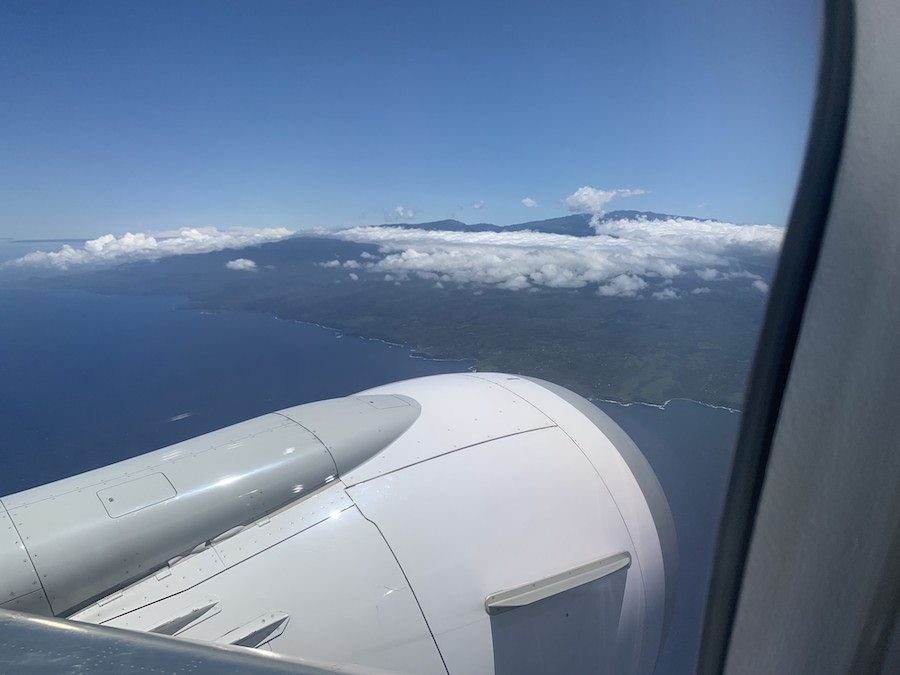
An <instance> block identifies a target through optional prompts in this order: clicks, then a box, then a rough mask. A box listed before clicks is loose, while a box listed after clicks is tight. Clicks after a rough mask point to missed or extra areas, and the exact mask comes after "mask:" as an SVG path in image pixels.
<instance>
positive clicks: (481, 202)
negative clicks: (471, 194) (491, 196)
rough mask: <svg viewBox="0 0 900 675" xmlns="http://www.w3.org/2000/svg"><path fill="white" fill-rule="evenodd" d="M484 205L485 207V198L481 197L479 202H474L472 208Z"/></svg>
mask: <svg viewBox="0 0 900 675" xmlns="http://www.w3.org/2000/svg"><path fill="white" fill-rule="evenodd" d="M483 207H484V200H483V199H479V200H478V201H477V202H475V203H474V204H472V208H473V209H480V208H483Z"/></svg>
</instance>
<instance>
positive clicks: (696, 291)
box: [691, 286, 712, 295]
mask: <svg viewBox="0 0 900 675" xmlns="http://www.w3.org/2000/svg"><path fill="white" fill-rule="evenodd" d="M711 292H712V291H710V290H709V288H707V287H706V286H701V287H700V288H695V289H694V290H692V291H691V293H692V294H693V295H702V294H703V293H711Z"/></svg>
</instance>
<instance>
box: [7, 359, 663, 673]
mask: <svg viewBox="0 0 900 675" xmlns="http://www.w3.org/2000/svg"><path fill="white" fill-rule="evenodd" d="M0 537H2V538H0V593H2V595H0V607H2V608H5V609H18V610H21V611H28V612H32V613H38V614H47V615H50V614H52V615H56V616H66V617H69V618H72V619H75V620H78V621H86V622H92V623H102V624H107V625H110V626H117V627H122V628H127V629H132V630H141V631H149V632H153V633H159V634H165V635H174V636H178V637H185V638H192V639H196V640H203V641H210V642H217V643H223V644H232V645H240V646H245V647H255V648H260V649H266V650H270V651H273V652H277V653H280V654H284V655H286V656H289V657H290V656H295V657H303V658H309V659H316V660H320V661H328V662H343V663H353V664H360V665H363V666H368V667H373V668H383V669H385V670H390V671H401V672H416V673H430V672H435V673H441V672H448V671H449V672H451V673H473V672H510V673H511V672H515V673H521V672H529V671H530V672H548V671H549V672H553V671H558V672H611V673H648V674H649V673H651V672H652V671H653V668H654V666H655V662H656V658H657V655H658V653H659V650H660V648H661V645H662V640H663V638H664V635H665V631H666V625H667V623H668V620H669V615H670V613H671V608H672V600H673V595H674V581H675V556H676V551H675V533H674V526H673V524H672V517H671V514H670V512H669V508H668V505H667V503H666V500H665V497H664V495H663V493H662V490H661V488H660V486H659V483H658V482H657V480H656V477H655V475H654V474H653V472H652V470H651V469H650V466H649V465H648V464H647V462H646V460H645V459H644V457H643V456H642V455H641V453H640V452H639V451H638V449H637V448H636V447H635V446H634V444H633V443H632V442H631V440H630V439H629V438H628V437H627V436H626V435H625V434H624V432H622V430H621V429H620V428H619V427H618V426H617V425H616V424H615V423H613V422H612V421H611V420H610V419H609V418H608V417H607V416H606V415H605V414H603V413H602V412H601V411H600V410H599V409H598V408H596V406H594V405H592V404H591V403H590V402H588V401H586V400H585V399H583V398H581V397H579V396H576V395H575V394H573V393H571V392H569V391H567V390H565V389H563V388H561V387H558V386H556V385H553V384H550V383H547V382H542V381H539V380H534V379H531V378H526V377H517V376H510V375H502V374H493V373H478V374H457V375H441V376H435V377H427V378H422V379H417V380H409V381H406V382H398V383H395V384H390V385H385V386H383V387H378V388H376V389H372V390H369V391H366V392H362V393H360V394H357V395H355V396H351V397H346V398H342V399H333V400H329V401H321V402H318V403H312V404H307V405H301V406H296V407H293V408H288V409H285V410H282V411H279V412H277V413H272V414H270V415H264V416H262V417H259V418H255V419H253V420H249V421H247V422H242V423H240V424H236V425H233V426H231V427H228V428H226V429H222V430H219V431H216V432H213V433H211V434H206V435H204V436H200V437H197V438H194V439H191V440H188V441H185V442H183V443H178V444H176V445H173V446H170V447H168V448H163V449H162V450H157V451H155V452H151V453H148V454H146V455H141V456H140V457H135V458H132V459H129V460H125V461H123V462H119V463H117V464H113V465H110V466H107V467H104V468H102V469H97V470H94V471H90V472H87V473H84V474H81V475H79V476H74V477H72V478H68V479H65V480H62V481H57V482H56V483H51V484H49V485H45V486H42V487H38V488H34V489H32V490H27V491H25V492H21V493H18V494H15V495H11V496H8V497H4V498H3V499H2V500H0Z"/></svg>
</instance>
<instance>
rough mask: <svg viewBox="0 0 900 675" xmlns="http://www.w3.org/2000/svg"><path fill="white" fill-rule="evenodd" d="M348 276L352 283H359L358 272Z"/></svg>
mask: <svg viewBox="0 0 900 675" xmlns="http://www.w3.org/2000/svg"><path fill="white" fill-rule="evenodd" d="M347 276H349V277H350V280H351V281H359V275H358V274H357V273H356V272H350V274H348V275H347Z"/></svg>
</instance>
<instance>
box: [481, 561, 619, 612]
mask: <svg viewBox="0 0 900 675" xmlns="http://www.w3.org/2000/svg"><path fill="white" fill-rule="evenodd" d="M629 565H631V556H630V555H629V553H628V551H622V552H621V553H616V554H615V555H611V556H608V557H606V558H601V559H600V560H594V561H592V562H589V563H586V564H584V565H579V566H578V567H574V568H572V569H570V570H566V571H564V572H560V573H558V574H553V575H551V576H549V577H544V578H543V579H538V580H537V581H533V582H531V583H527V584H522V585H521V586H517V587H516V588H510V589H508V590H505V591H499V592H498V593H492V594H491V595H489V596H487V598H486V599H485V601H484V609H485V611H486V612H487V613H488V614H499V613H500V612H505V611H508V610H511V609H516V608H518V607H524V606H525V605H530V604H532V603H534V602H537V601H538V600H543V599H544V598H549V597H550V596H553V595H557V594H558V593H563V592H565V591H568V590H570V589H572V588H576V587H578V586H583V585H584V584H587V583H590V582H592V581H596V580H597V579H602V578H603V577H605V576H608V575H610V574H612V573H613V572H618V571H619V570H620V569H623V568H625V567H628V566H629Z"/></svg>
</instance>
